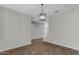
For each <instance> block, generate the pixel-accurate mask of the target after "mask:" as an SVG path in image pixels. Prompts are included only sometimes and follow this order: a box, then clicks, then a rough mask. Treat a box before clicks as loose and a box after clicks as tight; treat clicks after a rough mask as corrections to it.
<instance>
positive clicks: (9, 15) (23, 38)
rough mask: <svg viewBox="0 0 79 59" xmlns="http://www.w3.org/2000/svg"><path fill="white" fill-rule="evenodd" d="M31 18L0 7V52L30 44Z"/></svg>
mask: <svg viewBox="0 0 79 59" xmlns="http://www.w3.org/2000/svg"><path fill="white" fill-rule="evenodd" d="M30 20H31V17H30V16H27V15H24V14H22V13H19V12H16V11H12V10H9V9H6V8H2V7H0V51H4V50H8V49H12V48H16V47H19V46H23V45H27V44H30V43H31V35H30Z"/></svg>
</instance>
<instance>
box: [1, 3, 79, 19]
mask: <svg viewBox="0 0 79 59" xmlns="http://www.w3.org/2000/svg"><path fill="white" fill-rule="evenodd" d="M0 6H1V7H5V8H8V9H12V10H15V11H18V12H21V13H24V14H26V15H30V16H31V17H33V18H35V19H37V18H39V13H40V12H41V5H40V4H1V5H0ZM76 6H78V5H69V4H45V6H44V12H45V13H46V14H47V18H50V17H52V16H54V15H57V14H60V13H63V12H65V11H68V10H71V9H72V8H75V7H76Z"/></svg>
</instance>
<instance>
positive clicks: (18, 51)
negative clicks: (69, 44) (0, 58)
mask: <svg viewBox="0 0 79 59" xmlns="http://www.w3.org/2000/svg"><path fill="white" fill-rule="evenodd" d="M31 46H32V45H31V44H30V45H26V46H22V47H19V48H15V49H11V50H7V51H3V52H0V55H79V51H76V50H73V49H70V48H66V47H62V46H59V45H55V44H51V43H48V42H44V46H45V48H44V51H42V52H38V51H32V48H31Z"/></svg>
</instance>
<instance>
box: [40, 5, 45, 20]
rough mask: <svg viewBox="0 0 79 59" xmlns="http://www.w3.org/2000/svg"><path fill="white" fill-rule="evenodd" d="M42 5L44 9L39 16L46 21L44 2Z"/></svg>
mask: <svg viewBox="0 0 79 59" xmlns="http://www.w3.org/2000/svg"><path fill="white" fill-rule="evenodd" d="M41 6H42V11H41V13H40V14H39V17H40V21H46V13H44V9H43V8H44V4H41Z"/></svg>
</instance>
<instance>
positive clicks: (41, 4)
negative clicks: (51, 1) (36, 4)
mask: <svg viewBox="0 0 79 59" xmlns="http://www.w3.org/2000/svg"><path fill="white" fill-rule="evenodd" d="M43 5H44V4H41V6H42V13H43Z"/></svg>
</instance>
